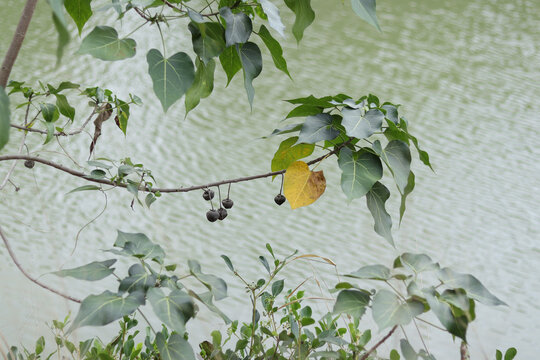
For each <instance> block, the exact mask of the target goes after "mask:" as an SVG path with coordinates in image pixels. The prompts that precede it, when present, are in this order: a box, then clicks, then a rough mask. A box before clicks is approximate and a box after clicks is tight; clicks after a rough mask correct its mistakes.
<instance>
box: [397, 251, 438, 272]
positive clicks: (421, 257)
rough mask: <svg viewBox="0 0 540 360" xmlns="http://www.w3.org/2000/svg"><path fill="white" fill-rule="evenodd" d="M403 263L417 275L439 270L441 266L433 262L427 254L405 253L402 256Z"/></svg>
mask: <svg viewBox="0 0 540 360" xmlns="http://www.w3.org/2000/svg"><path fill="white" fill-rule="evenodd" d="M400 260H401V263H402V264H404V265H407V266H408V267H409V268H410V269H411V270H412V271H414V272H415V273H416V274H419V273H421V272H424V271H433V270H439V268H440V267H439V264H438V263H436V262H433V260H431V258H430V257H429V256H427V255H426V254H413V253H403V254H402V255H401V256H400Z"/></svg>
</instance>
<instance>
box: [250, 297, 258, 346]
mask: <svg viewBox="0 0 540 360" xmlns="http://www.w3.org/2000/svg"><path fill="white" fill-rule="evenodd" d="M251 296H252V300H251V304H252V305H253V313H252V315H251V339H250V345H249V355H250V356H251V354H253V341H254V340H255V316H256V314H257V298H256V295H255V290H251Z"/></svg>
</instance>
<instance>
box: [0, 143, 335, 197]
mask: <svg viewBox="0 0 540 360" xmlns="http://www.w3.org/2000/svg"><path fill="white" fill-rule="evenodd" d="M343 146H344V144H343ZM339 149H340V147H339V148H337V149H335V150H333V151H331V152H329V153H328V154H326V155H323V156H320V157H318V158H316V159H314V160H311V161H309V162H308V163H307V164H308V165H313V164H316V163H319V162H321V161H322V160H324V159H326V158H327V157H329V156H330V155H332V154H335V153H337V151H339ZM6 160H33V161H34V162H38V163H41V164H44V165H47V166H50V167H53V168H56V169H58V170H61V171H64V172H66V173H68V174H70V175H73V176H76V177H80V178H82V179H85V180H86V181H90V182H94V183H98V184H105V185H111V186H114V187H122V188H126V187H127V184H125V183H119V184H117V183H115V182H113V181H110V180H106V179H94V178H91V177H89V175H88V174H85V173H83V172H80V171H77V170H73V169H70V168H68V167H65V166H63V165H60V164H57V163H55V162H52V161H50V160H46V159H42V158H39V157H35V156H28V155H4V156H0V162H1V161H6ZM284 173H285V170H280V171H273V172H269V173H265V174H259V175H253V176H247V177H241V178H236V179H228V180H222V181H216V182H213V183H208V184H203V185H194V186H190V187H179V188H151V189H149V188H146V187H144V186H140V187H139V191H144V192H151V193H156V192H160V193H178V192H190V191H194V190H201V189H207V188H210V187H214V186H219V185H224V184H230V183H239V182H244V181H251V180H256V179H262V178H267V177H270V176H274V175H280V174H284Z"/></svg>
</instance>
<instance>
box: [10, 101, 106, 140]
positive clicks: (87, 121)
mask: <svg viewBox="0 0 540 360" xmlns="http://www.w3.org/2000/svg"><path fill="white" fill-rule="evenodd" d="M95 114H96V109H95V108H94V110H93V111H92V113H91V114H90V116H88V118H87V119H86V120H85V121H84V123H83V124H82V125H81V127H80V128H78V129H76V130H73V131H70V132H67V133H66V132H55V133H54V134H53V136H73V135H78V134H80V133H81V132H82V131H83V130H84V128H85V127H86V126H87V125H88V123H89V122H90V120H92V117H93V116H94V115H95ZM32 122H33V121H32ZM32 122H31V123H32ZM11 127H12V128H15V129H19V130H24V131H28V132H35V133H40V134H43V135H47V132H46V131H45V130H40V129H33V128H30V127H27V126H20V125H15V124H11Z"/></svg>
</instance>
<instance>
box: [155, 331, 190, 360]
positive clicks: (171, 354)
mask: <svg viewBox="0 0 540 360" xmlns="http://www.w3.org/2000/svg"><path fill="white" fill-rule="evenodd" d="M156 345H157V347H158V350H159V354H160V355H161V359H163V360H195V353H194V352H193V349H192V348H191V345H189V343H188V342H187V341H186V340H184V338H183V337H182V336H181V335H179V334H176V333H173V334H172V335H171V336H170V337H169V341H167V340H166V339H165V336H163V334H162V333H158V334H157V336H156Z"/></svg>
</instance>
